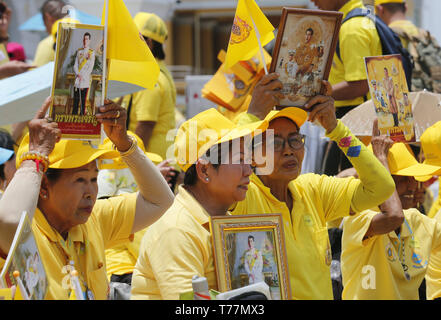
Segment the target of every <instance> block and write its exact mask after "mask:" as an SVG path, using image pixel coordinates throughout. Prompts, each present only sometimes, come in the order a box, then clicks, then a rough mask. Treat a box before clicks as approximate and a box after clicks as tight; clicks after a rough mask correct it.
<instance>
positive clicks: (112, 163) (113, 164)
mask: <svg viewBox="0 0 441 320" xmlns="http://www.w3.org/2000/svg"><path fill="white" fill-rule="evenodd" d="M127 134H128V135H130V136H132V137H134V138H135V139H136V142H137V145H138V147H139V148H140V149H141V150H142V151H144V153H145V155H146V156H147V157H148V158H149V159H150V160H152V162H155V163H160V162H161V161H162V160H163V159H162V157H161V156H160V155H159V154H156V153H153V152H147V151H145V146H144V142H143V141H142V139H141V138H140V137H139V136H138V135H137V134H136V133H134V132H132V131H127ZM99 147H100V148H101V149H108V150H115V148H114V144H113V142H112V141H111V140H110V139H109V138H105V139H104V141H103V143H102V144H100V146H99ZM108 161H109V163H107V162H108ZM124 168H127V165H126V163H125V162H124V161H123V160H122V158H121V157H120V156H118V157H117V158H113V159H112V160H105V161H102V163H100V169H124Z"/></svg>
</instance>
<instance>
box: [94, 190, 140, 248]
mask: <svg viewBox="0 0 441 320" xmlns="http://www.w3.org/2000/svg"><path fill="white" fill-rule="evenodd" d="M137 196H138V193H127V194H122V195H120V196H116V197H111V198H108V199H102V200H97V201H96V203H95V206H94V210H93V214H94V218H95V219H96V221H97V224H98V226H99V227H100V229H101V230H100V231H101V234H102V237H103V239H104V245H105V247H106V249H108V248H111V247H113V246H115V245H118V244H121V243H125V242H127V241H128V240H129V237H130V235H131V234H132V228H133V222H134V220H135V211H136V199H137Z"/></svg>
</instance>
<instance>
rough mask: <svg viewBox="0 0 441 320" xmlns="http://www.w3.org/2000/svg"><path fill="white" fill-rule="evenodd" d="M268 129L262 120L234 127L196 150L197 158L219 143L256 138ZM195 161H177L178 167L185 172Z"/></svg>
mask: <svg viewBox="0 0 441 320" xmlns="http://www.w3.org/2000/svg"><path fill="white" fill-rule="evenodd" d="M267 128H268V121H266V120H262V121H257V122H253V123H250V124H246V125H242V126H236V127H233V128H231V129H230V130H229V131H228V133H227V134H225V135H224V136H223V137H221V138H219V139H218V140H217V141H214V142H213V143H211V144H209V145H205V146H204V148H203V149H200V150H198V158H199V157H201V156H202V155H204V154H205V153H206V152H207V151H208V150H209V149H210V148H211V147H213V146H215V145H218V144H220V143H224V142H228V141H232V140H235V139H238V138H242V137H246V136H248V135H251V137H254V136H256V135H257V134H260V133H263V132H264V131H265V130H266V129H267ZM196 161H197V158H196V159H193V160H190V161H189V162H188V163H185V164H183V163H181V162H179V161H178V165H179V167H180V168H181V169H182V170H183V171H184V172H185V171H187V170H188V168H190V167H191V166H192V165H193V164H194V163H195V162H196Z"/></svg>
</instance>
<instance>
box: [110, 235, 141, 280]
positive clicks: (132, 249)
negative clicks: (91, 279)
mask: <svg viewBox="0 0 441 320" xmlns="http://www.w3.org/2000/svg"><path fill="white" fill-rule="evenodd" d="M146 230H147V228H146V229H143V230H141V231H138V232H136V233H135V234H134V235H133V239H130V241H129V242H126V243H124V244H120V245H117V246H115V247H112V248H110V249H107V250H106V264H107V277H108V279H109V280H110V278H111V276H112V274H116V275H123V274H128V273H133V269H134V268H135V264H136V260H138V255H139V248H140V247H141V241H142V238H143V237H144V233H145V231H146Z"/></svg>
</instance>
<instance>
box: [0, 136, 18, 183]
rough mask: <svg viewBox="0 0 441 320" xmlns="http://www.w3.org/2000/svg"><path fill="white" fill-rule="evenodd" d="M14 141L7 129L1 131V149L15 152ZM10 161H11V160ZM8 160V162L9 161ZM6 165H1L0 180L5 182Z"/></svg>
mask: <svg viewBox="0 0 441 320" xmlns="http://www.w3.org/2000/svg"><path fill="white" fill-rule="evenodd" d="M15 145H16V144H15V142H14V139H12V136H11V135H10V134H9V132H8V131H6V130H5V129H0V147H2V148H5V149H8V150H12V151H14V146H15ZM11 157H12V156H11ZM9 160H10V159H9ZM9 160H8V161H9ZM4 169H5V164H1V165H0V179H2V180H5V170H4Z"/></svg>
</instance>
